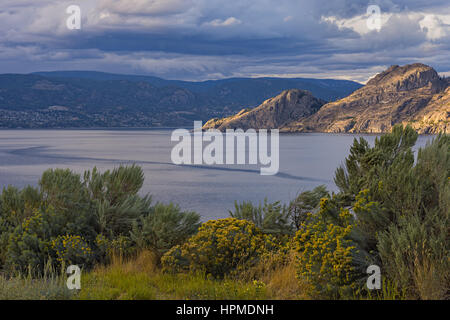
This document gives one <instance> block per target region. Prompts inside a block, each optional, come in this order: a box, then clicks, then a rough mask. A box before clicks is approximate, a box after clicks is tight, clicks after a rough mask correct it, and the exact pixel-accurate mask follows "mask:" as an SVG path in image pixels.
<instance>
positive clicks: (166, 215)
mask: <svg viewBox="0 0 450 320" xmlns="http://www.w3.org/2000/svg"><path fill="white" fill-rule="evenodd" d="M199 225H200V216H199V215H198V214H197V213H195V212H189V211H186V212H185V211H181V209H180V208H179V207H178V206H176V205H174V204H169V205H164V204H162V203H157V204H156V205H155V206H154V207H152V208H151V209H150V212H149V213H148V214H146V215H144V216H141V217H139V218H138V219H136V220H135V222H134V223H133V229H132V231H131V239H132V240H133V241H134V242H135V243H136V245H137V246H138V247H139V248H141V249H151V250H153V251H154V252H155V254H157V255H158V256H162V255H163V254H164V253H166V252H167V251H168V250H169V249H170V248H172V247H174V246H176V245H179V244H182V243H184V242H185V241H186V240H187V239H188V238H189V237H190V236H192V235H193V234H194V233H195V232H197V230H198V227H199Z"/></svg>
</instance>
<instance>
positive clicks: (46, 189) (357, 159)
mask: <svg viewBox="0 0 450 320" xmlns="http://www.w3.org/2000/svg"><path fill="white" fill-rule="evenodd" d="M416 140H417V134H416V133H415V132H414V130H413V129H411V128H410V127H406V128H403V127H402V126H396V127H394V129H393V131H392V133H390V134H386V135H383V136H381V137H379V138H377V139H376V140H375V144H374V145H373V146H370V145H369V143H368V142H367V141H366V140H365V139H363V138H360V139H359V140H357V139H355V140H354V142H353V145H352V147H351V148H350V154H349V156H348V157H347V159H346V160H345V164H344V165H343V166H342V167H340V168H338V169H337V170H336V173H335V179H334V180H335V183H336V186H337V187H338V189H339V191H338V192H336V193H333V194H330V193H329V192H328V191H327V190H326V188H325V187H324V186H318V187H316V188H315V189H313V190H311V191H305V192H303V193H301V194H299V195H298V196H297V197H296V198H295V199H294V200H293V201H292V202H291V203H290V204H289V205H282V204H281V203H280V202H274V203H269V202H268V201H267V200H265V201H264V203H263V204H262V205H259V206H255V205H253V204H252V203H251V202H243V203H240V204H239V203H235V208H234V211H230V212H229V213H230V216H231V217H230V218H226V219H219V220H210V221H206V222H204V223H201V222H200V217H199V215H198V214H196V213H194V212H186V211H182V210H181V209H180V207H178V206H176V205H173V204H168V205H166V204H162V203H156V204H155V205H153V204H152V199H151V197H150V196H141V195H139V194H138V192H139V190H140V188H141V187H142V185H143V179H144V176H143V172H142V169H141V168H139V167H137V166H129V167H123V166H121V167H119V168H116V169H114V170H108V171H106V172H104V173H100V172H98V171H97V170H96V169H95V168H94V170H92V172H91V171H87V172H85V173H84V175H82V176H81V175H78V174H76V173H73V172H71V171H69V170H62V169H55V170H47V171H46V172H44V174H43V175H42V178H41V180H40V181H39V184H38V187H36V188H35V187H31V186H28V187H25V188H23V189H21V190H19V189H17V188H15V187H12V186H9V187H8V188H5V189H4V190H3V192H2V194H1V195H0V272H1V273H0V298H2V297H3V298H10V299H15V298H27V299H28V298H30V299H68V298H77V299H268V298H270V299H309V298H318V299H448V298H449V292H450V248H449V246H450V241H449V230H450V223H449V214H450V137H449V136H446V135H438V136H436V137H434V138H433V139H432V141H431V142H430V143H428V144H427V145H426V146H425V147H423V148H421V149H419V151H418V155H417V158H416V159H415V157H414V152H413V147H414V145H415V143H416ZM69 264H77V265H79V266H81V267H82V269H83V279H82V283H83V285H82V287H83V288H82V290H81V291H80V292H78V293H73V292H68V291H67V290H65V289H64V288H65V286H64V281H63V280H64V278H65V275H64V268H65V266H67V265H69ZM374 264H375V265H378V266H379V267H380V268H381V270H382V288H381V289H380V290H375V291H370V290H367V287H366V280H367V277H368V275H367V273H366V270H367V267H368V266H370V265H374ZM61 271H63V272H61ZM24 275H26V276H24ZM20 290H23V294H21V293H20Z"/></svg>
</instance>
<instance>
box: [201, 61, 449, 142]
mask: <svg viewBox="0 0 450 320" xmlns="http://www.w3.org/2000/svg"><path fill="white" fill-rule="evenodd" d="M288 97H289V98H288ZM299 97H304V98H301V99H300V100H299ZM320 104H321V101H319V100H317V99H315V98H314V97H312V96H311V94H307V93H305V92H299V91H290V90H288V91H285V92H283V93H282V94H280V95H279V96H277V97H275V98H273V99H269V100H267V101H265V102H264V103H263V104H262V105H260V106H259V107H257V108H256V109H253V110H250V111H248V110H246V111H241V112H240V113H239V114H237V115H235V116H233V117H230V118H225V119H221V120H219V119H213V120H211V121H209V122H208V123H207V126H206V125H205V128H209V127H215V128H218V129H225V128H238V127H239V128H242V129H246V128H255V129H258V128H279V129H280V131H282V132H349V133H363V132H364V133H380V132H389V131H390V130H391V129H392V127H393V126H394V125H395V124H397V123H403V124H410V125H411V126H412V127H413V128H415V129H416V130H417V131H418V132H419V133H437V132H446V133H450V125H449V118H450V81H449V80H448V79H442V78H440V77H439V75H438V73H437V72H436V71H435V70H434V69H433V68H431V67H429V66H426V65H424V64H420V63H415V64H411V65H405V66H392V67H390V68H389V69H387V70H386V71H384V72H382V73H380V74H377V75H376V76H375V77H373V78H372V79H371V80H370V81H368V82H367V84H366V85H365V86H364V87H362V88H360V89H358V90H356V91H355V92H353V93H352V94H350V95H349V96H347V97H346V98H343V99H340V100H337V101H334V102H330V103H327V104H324V105H323V106H321V107H320ZM319 107H320V108H319ZM316 111H317V112H316Z"/></svg>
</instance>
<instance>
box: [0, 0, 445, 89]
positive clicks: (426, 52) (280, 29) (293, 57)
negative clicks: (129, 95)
mask: <svg viewBox="0 0 450 320" xmlns="http://www.w3.org/2000/svg"><path fill="white" fill-rule="evenodd" d="M71 5H76V6H78V7H79V8H80V10H81V11H80V21H81V23H80V28H79V29H78V28H75V29H74V28H69V27H68V20H69V22H70V23H69V25H70V26H76V24H74V21H76V19H75V20H74V17H75V16H74V15H73V14H74V13H75V14H76V12H74V11H70V12H67V8H68V7H69V6H71ZM373 6H376V7H375V9H373V8H374V7H373ZM369 7H370V8H372V9H371V10H369V11H368V9H370V8H369ZM377 8H378V9H379V11H378V9H377ZM71 23H72V24H71ZM414 62H421V63H425V64H428V65H430V66H432V67H433V68H435V69H436V70H437V71H438V72H439V73H440V74H441V75H447V76H450V1H449V0H423V1H418V0H405V1H394V0H373V1H359V0H353V1H352V0H335V1H331V0H315V1H310V0H73V1H65V0H0V73H30V72H35V71H53V70H95V71H103V72H112V73H124V74H142V75H153V76H158V77H162V78H166V79H182V80H195V81H199V80H208V79H221V78H229V77H262V76H275V77H311V78H334V79H348V80H354V81H359V82H361V83H365V82H366V81H367V80H368V79H369V78H370V77H372V76H374V75H375V74H376V73H378V72H380V71H382V70H384V69H386V68H388V67H389V66H391V65H394V64H398V65H404V64H409V63H414Z"/></svg>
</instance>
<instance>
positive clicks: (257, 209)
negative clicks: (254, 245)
mask: <svg viewBox="0 0 450 320" xmlns="http://www.w3.org/2000/svg"><path fill="white" fill-rule="evenodd" d="M228 212H229V214H230V216H231V217H232V218H236V219H241V220H248V221H251V222H253V223H254V224H255V225H256V226H257V227H258V228H259V229H261V230H262V231H263V232H264V233H270V234H276V235H283V234H291V233H293V231H294V229H293V226H292V221H291V219H290V216H289V210H288V208H287V207H286V206H285V205H282V204H281V203H280V202H279V201H276V202H273V203H270V202H268V201H267V198H265V199H264V204H263V205H261V204H260V205H259V206H255V205H253V203H252V202H251V201H243V202H242V203H237V202H235V203H234V212H233V211H228Z"/></svg>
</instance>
